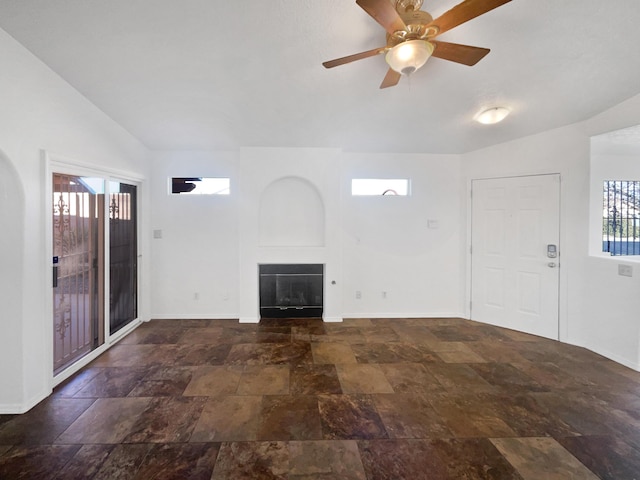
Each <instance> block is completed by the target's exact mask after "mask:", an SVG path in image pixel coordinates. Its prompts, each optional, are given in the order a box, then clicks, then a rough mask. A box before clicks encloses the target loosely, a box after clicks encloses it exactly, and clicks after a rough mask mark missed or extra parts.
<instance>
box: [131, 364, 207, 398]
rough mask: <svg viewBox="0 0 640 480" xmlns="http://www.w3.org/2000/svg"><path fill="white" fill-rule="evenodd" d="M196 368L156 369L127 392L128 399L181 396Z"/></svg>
mask: <svg viewBox="0 0 640 480" xmlns="http://www.w3.org/2000/svg"><path fill="white" fill-rule="evenodd" d="M196 370H197V367H158V368H157V369H154V370H152V371H150V372H149V373H148V374H147V375H146V376H145V377H144V378H143V379H142V380H141V381H140V382H138V384H137V385H136V386H135V387H134V389H133V390H131V392H129V395H127V396H129V397H174V396H179V395H182V393H183V392H184V390H185V388H187V385H189V382H191V378H192V376H193V373H194V372H195V371H196Z"/></svg>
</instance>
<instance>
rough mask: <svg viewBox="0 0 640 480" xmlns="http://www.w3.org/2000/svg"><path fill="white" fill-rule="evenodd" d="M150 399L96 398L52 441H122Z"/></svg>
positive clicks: (69, 442) (60, 442)
mask: <svg viewBox="0 0 640 480" xmlns="http://www.w3.org/2000/svg"><path fill="white" fill-rule="evenodd" d="M151 401H152V399H151V398H99V399H98V400H96V401H95V402H94V403H93V404H92V405H91V406H90V407H89V408H88V409H87V410H86V411H85V412H84V413H83V414H82V415H80V417H79V418H78V419H77V420H76V421H75V422H73V423H72V424H71V426H70V427H69V428H67V429H66V430H65V431H64V432H63V433H62V434H61V435H60V436H59V437H58V439H57V440H56V442H55V443H57V444H71V443H75V444H80V443H121V442H122V441H123V440H124V438H125V437H126V436H127V435H128V434H129V432H130V431H131V428H132V427H133V426H134V424H135V422H136V420H137V418H138V416H139V415H141V414H142V413H143V412H144V411H145V410H146V409H147V408H148V407H149V405H150V404H151Z"/></svg>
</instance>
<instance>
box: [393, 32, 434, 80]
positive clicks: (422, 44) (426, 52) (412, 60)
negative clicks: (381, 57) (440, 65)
mask: <svg viewBox="0 0 640 480" xmlns="http://www.w3.org/2000/svg"><path fill="white" fill-rule="evenodd" d="M433 49H434V47H433V44H432V43H429V42H427V41H426V40H407V41H406V42H402V43H399V44H398V45H396V46H395V47H393V48H392V49H391V50H389V51H388V52H387V55H386V56H385V60H386V61H387V63H388V64H389V66H390V67H391V68H392V69H393V70H395V71H396V72H398V73H401V74H403V75H410V74H412V73H413V72H415V71H416V70H418V69H419V68H420V67H422V66H423V65H424V64H425V63H426V62H427V60H429V57H430V56H431V54H432V53H433Z"/></svg>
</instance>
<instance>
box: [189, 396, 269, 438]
mask: <svg viewBox="0 0 640 480" xmlns="http://www.w3.org/2000/svg"><path fill="white" fill-rule="evenodd" d="M261 411H262V397H261V396H258V395H256V396H249V395H241V396H237V395H229V396H225V397H217V398H210V399H209V400H208V401H207V404H206V405H205V407H204V409H203V411H202V414H201V415H200V419H199V420H198V423H197V424H196V427H195V429H194V430H193V433H192V435H191V439H190V442H223V441H254V440H256V439H257V434H258V427H259V425H260V413H261Z"/></svg>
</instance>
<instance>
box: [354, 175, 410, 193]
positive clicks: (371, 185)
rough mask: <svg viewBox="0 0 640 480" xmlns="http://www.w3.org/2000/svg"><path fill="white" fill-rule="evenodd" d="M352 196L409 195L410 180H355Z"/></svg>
mask: <svg viewBox="0 0 640 480" xmlns="http://www.w3.org/2000/svg"><path fill="white" fill-rule="evenodd" d="M351 195H354V196H360V195H369V196H370V195H389V196H394V195H399V196H403V197H404V196H407V195H409V179H408V178H354V179H352V180H351Z"/></svg>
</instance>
